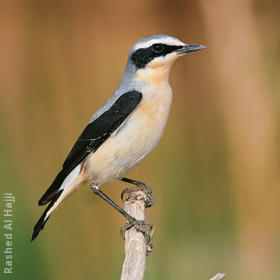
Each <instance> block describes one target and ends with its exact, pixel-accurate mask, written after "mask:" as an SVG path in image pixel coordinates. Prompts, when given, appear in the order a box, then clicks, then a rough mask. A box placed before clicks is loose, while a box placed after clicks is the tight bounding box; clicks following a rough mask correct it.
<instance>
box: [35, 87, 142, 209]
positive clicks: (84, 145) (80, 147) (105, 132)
mask: <svg viewBox="0 0 280 280" xmlns="http://www.w3.org/2000/svg"><path fill="white" fill-rule="evenodd" d="M141 98H142V94H141V93H140V92H138V91H129V92H127V93H124V94H123V95H121V96H120V97H119V98H118V99H117V100H116V101H115V103H114V104H113V105H112V106H111V107H110V109H108V110H107V111H105V112H104V113H103V114H101V115H100V116H99V117H98V118H97V119H95V120H94V121H93V122H91V123H89V124H88V125H87V126H86V128H85V129H84V131H83V132H82V134H81V135H80V137H79V138H78V140H77V141H76V143H75V144H74V146H73V148H72V150H71V152H70V153H69V155H68V156H67V158H66V160H65V161H64V163H63V168H62V170H61V171H60V172H59V173H58V175H57V176H56V178H55V180H54V181H53V183H52V184H51V186H50V187H49V188H48V190H47V191H46V192H45V194H44V195H43V196H42V198H41V199H40V200H39V205H44V204H46V203H48V202H49V201H51V199H52V198H53V197H54V196H55V195H56V193H57V191H58V190H59V187H60V186H61V184H62V183H63V181H64V179H65V178H66V177H67V176H68V174H69V173H70V172H71V171H72V170H73V169H74V168H75V167H76V166H77V165H78V164H80V163H81V162H82V161H83V160H84V159H85V158H86V157H87V156H88V155H89V154H90V153H92V152H95V151H96V150H97V149H98V148H99V147H100V146H101V145H102V143H103V142H104V141H106V139H107V138H108V137H109V136H110V135H112V134H113V133H114V131H115V130H117V129H118V128H119V127H120V126H121V125H122V124H123V122H124V121H125V120H126V119H127V118H128V116H129V115H130V114H131V112H132V111H133V110H134V109H135V108H136V107H137V105H138V104H139V103H140V101H141Z"/></svg>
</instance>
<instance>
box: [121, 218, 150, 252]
mask: <svg viewBox="0 0 280 280" xmlns="http://www.w3.org/2000/svg"><path fill="white" fill-rule="evenodd" d="M132 227H134V228H135V229H136V230H137V231H140V232H142V233H143V235H144V238H145V241H146V244H147V246H149V247H150V249H152V248H153V243H152V235H153V224H152V223H151V222H147V221H139V220H136V219H135V218H133V217H128V218H127V221H126V223H125V225H124V226H122V227H121V230H120V234H121V237H122V238H123V239H125V236H124V234H125V232H126V231H127V230H129V229H131V228H132Z"/></svg>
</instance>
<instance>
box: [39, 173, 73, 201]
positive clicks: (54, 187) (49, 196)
mask: <svg viewBox="0 0 280 280" xmlns="http://www.w3.org/2000/svg"><path fill="white" fill-rule="evenodd" d="M67 175H68V174H67V172H66V171H65V170H64V169H62V170H61V171H60V172H59V173H58V174H57V176H56V177H55V179H54V181H53V183H52V184H51V186H50V187H49V188H48V189H47V191H46V192H45V193H44V195H43V196H42V197H41V199H40V200H39V202H38V204H39V205H40V206H42V205H45V204H46V203H48V202H50V201H51V200H53V198H54V197H55V196H56V194H57V192H58V190H59V188H60V186H61V185H62V183H63V181H64V179H65V178H66V176H67Z"/></svg>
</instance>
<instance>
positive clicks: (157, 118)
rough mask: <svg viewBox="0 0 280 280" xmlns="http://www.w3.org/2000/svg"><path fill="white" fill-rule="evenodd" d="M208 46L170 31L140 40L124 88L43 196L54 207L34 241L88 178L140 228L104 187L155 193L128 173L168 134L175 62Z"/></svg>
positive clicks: (85, 134) (100, 113) (37, 229)
mask: <svg viewBox="0 0 280 280" xmlns="http://www.w3.org/2000/svg"><path fill="white" fill-rule="evenodd" d="M204 48H205V47H204V46H203V45H190V44H185V43H183V42H182V41H180V40H178V39H177V38H174V37H171V36H167V35H155V36H149V37H144V38H142V39H141V40H139V41H138V42H136V44H135V45H134V46H133V47H132V49H131V50H130V52H129V55H128V61H127V65H126V69H125V72H124V75H123V77H122V80H121V82H120V85H119V87H118V88H117V90H116V91H115V92H114V94H113V95H112V96H111V97H110V98H109V100H108V101H107V102H106V103H105V104H104V105H103V106H102V107H101V108H100V109H99V110H98V111H97V112H96V113H95V114H94V115H93V117H92V118H91V120H90V122H89V123H88V125H87V126H86V128H85V129H84V131H83V132H82V134H81V136H80V137H79V138H78V140H77V142H76V143H75V145H74V147H73V148H72V150H71V152H70V153H69V155H68V156H67V158H66V160H65V161H64V163H63V167H62V169H61V171H60V172H59V173H58V175H57V176H56V178H55V179H54V181H53V183H52V184H51V186H50V187H49V188H48V190H47V191H46V192H45V194H44V195H43V196H42V198H41V199H40V201H39V205H44V204H46V203H49V205H48V207H47V208H46V209H45V211H44V213H43V215H42V216H41V218H40V219H39V221H38V222H37V224H36V225H35V227H34V232H33V235H32V240H33V239H34V238H36V236H37V235H38V234H39V232H40V230H42V229H43V227H44V225H45V223H46V222H47V220H48V218H49V217H50V215H51V213H52V212H53V211H54V210H55V209H56V208H57V206H58V205H59V204H60V203H61V202H62V200H64V199H65V198H66V197H67V196H68V195H69V194H70V193H72V192H73V191H74V190H76V189H78V188H79V187H80V186H81V185H82V183H84V182H87V183H88V184H89V185H90V186H91V188H92V190H93V191H94V192H95V193H96V194H98V195H99V196H101V197H102V198H103V199H105V200H106V201H107V202H109V203H110V204H111V205H112V206H114V207H115V208H116V209H117V210H118V211H120V212H121V213H122V214H123V215H125V216H126V217H127V218H128V219H129V221H130V222H132V223H133V225H134V226H137V222H138V221H137V220H135V219H133V218H132V219H131V217H130V216H129V215H128V214H127V213H126V212H125V211H124V210H122V209H121V208H120V207H118V206H117V205H116V204H115V203H114V202H113V201H111V200H110V199H109V198H108V197H107V196H106V195H105V194H104V193H103V192H101V191H100V189H99V187H100V186H101V185H102V184H104V183H106V182H110V181H113V180H122V181H125V182H128V183H132V184H134V185H136V186H137V187H138V188H140V189H144V190H146V191H147V192H148V193H149V194H150V193H151V192H150V191H149V189H148V187H146V185H145V184H144V183H141V182H138V181H134V180H131V179H128V178H125V177H124V176H125V174H126V173H127V172H128V171H129V170H131V169H132V168H133V167H134V166H135V165H137V164H138V163H139V162H140V161H141V160H142V159H143V158H144V157H145V156H146V155H147V154H148V153H149V152H151V151H152V150H153V148H154V147H155V146H156V144H157V143H158V141H159V139H160V138H161V136H162V134H163V130H164V127H165V124H166V121H167V118H168V115H169V109H170V105H171V101H172V90H171V88H170V85H169V82H168V76H169V72H170V67H171V65H172V64H173V62H174V61H175V60H176V59H177V58H178V57H179V56H182V55H184V54H186V53H188V52H193V51H198V50H201V49H204Z"/></svg>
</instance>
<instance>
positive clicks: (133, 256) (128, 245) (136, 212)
mask: <svg viewBox="0 0 280 280" xmlns="http://www.w3.org/2000/svg"><path fill="white" fill-rule="evenodd" d="M146 200H147V196H146V194H144V193H143V192H142V191H135V192H132V193H129V194H126V197H125V198H124V208H125V211H126V212H127V213H128V214H129V215H131V216H132V217H134V218H135V219H137V220H140V221H141V220H142V221H143V220H145V202H146ZM151 251H152V249H151V248H150V247H149V246H147V244H146V241H145V237H144V235H143V233H142V232H140V231H137V230H136V229H135V228H134V227H132V228H130V229H129V230H127V231H126V232H125V259H124V263H123V267H122V274H121V280H143V279H144V273H145V270H146V257H147V255H148V254H149V253H150V252H151ZM224 276H225V274H224V273H218V274H216V275H215V276H213V277H212V278H211V279H210V280H220V279H222V278H224Z"/></svg>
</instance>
